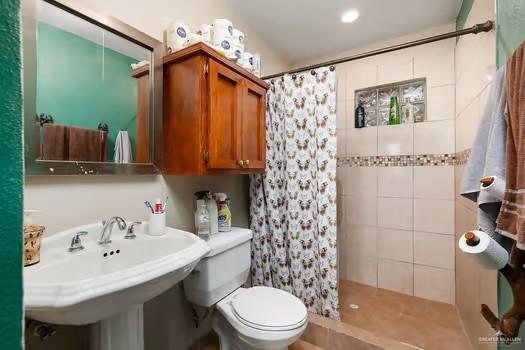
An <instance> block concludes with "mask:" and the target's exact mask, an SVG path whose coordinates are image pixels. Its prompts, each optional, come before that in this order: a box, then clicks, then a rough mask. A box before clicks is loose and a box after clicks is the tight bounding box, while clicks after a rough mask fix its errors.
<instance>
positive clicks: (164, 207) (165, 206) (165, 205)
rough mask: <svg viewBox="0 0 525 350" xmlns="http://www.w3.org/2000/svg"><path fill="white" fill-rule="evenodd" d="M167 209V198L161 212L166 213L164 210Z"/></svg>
mask: <svg viewBox="0 0 525 350" xmlns="http://www.w3.org/2000/svg"><path fill="white" fill-rule="evenodd" d="M167 207H168V196H166V198H164V205H163V206H162V212H163V213H164V212H166V208H167Z"/></svg>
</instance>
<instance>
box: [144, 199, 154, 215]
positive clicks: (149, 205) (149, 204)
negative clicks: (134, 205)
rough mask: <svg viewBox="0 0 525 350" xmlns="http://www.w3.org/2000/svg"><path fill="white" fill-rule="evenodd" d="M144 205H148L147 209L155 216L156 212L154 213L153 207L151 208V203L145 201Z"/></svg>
mask: <svg viewBox="0 0 525 350" xmlns="http://www.w3.org/2000/svg"><path fill="white" fill-rule="evenodd" d="M144 204H146V207H148V208H149V210H151V213H152V214H153V213H154V211H153V207H152V206H151V203H150V202H149V201H144Z"/></svg>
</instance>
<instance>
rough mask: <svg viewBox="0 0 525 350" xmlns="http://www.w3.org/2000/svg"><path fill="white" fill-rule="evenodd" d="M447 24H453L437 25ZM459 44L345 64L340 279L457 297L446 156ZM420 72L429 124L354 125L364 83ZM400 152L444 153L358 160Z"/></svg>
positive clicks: (450, 148)
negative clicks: (380, 161) (429, 159)
mask: <svg viewBox="0 0 525 350" xmlns="http://www.w3.org/2000/svg"><path fill="white" fill-rule="evenodd" d="M445 30H454V26H453V25H451V26H449V27H446V28H440V29H439V30H438V32H443V31H445ZM455 45H456V41H455V39H451V40H447V41H441V42H437V43H433V44H428V45H424V46H420V47H415V48H411V49H406V50H402V51H398V52H394V53H389V54H384V55H380V56H376V57H373V58H368V59H364V60H359V61H353V62H348V63H345V64H343V65H339V66H338V67H337V76H338V103H337V108H338V117H337V127H338V157H339V158H340V159H344V160H345V161H344V162H341V161H340V162H339V163H340V164H339V167H338V169H337V170H338V172H337V180H338V186H339V188H338V190H339V201H338V202H339V213H340V215H339V218H340V219H339V229H338V237H339V256H340V277H341V278H342V279H347V280H352V281H356V282H360V283H364V284H367V285H371V286H375V287H380V288H385V289H390V290H394V291H398V292H401V293H405V294H409V295H416V296H420V297H423V298H428V299H433V300H438V301H443V302H447V303H454V301H455V273H454V247H455V242H454V167H453V165H452V162H447V160H446V159H448V158H445V157H444V156H443V157H442V156H441V155H444V154H453V153H454V151H455V147H454V123H455V74H454V50H455ZM413 78H426V79H427V121H426V122H423V123H416V124H404V125H397V126H380V127H367V128H363V129H355V128H354V108H355V106H354V91H355V90H356V89H360V88H366V87H369V86H374V85H379V84H387V83H394V82H398V81H403V80H408V79H413ZM392 155H405V156H413V155H438V156H437V158H438V159H441V158H443V159H445V160H444V162H443V163H442V162H438V163H439V164H440V165H438V166H432V165H424V166H414V165H413V162H411V161H409V162H408V163H406V162H405V163H399V164H397V163H395V162H394V163H393V164H389V166H383V165H381V166H377V165H373V164H372V166H355V164H356V163H357V158H356V157H363V156H392ZM405 159H406V158H405ZM368 165H370V164H368ZM399 165H402V166H399Z"/></svg>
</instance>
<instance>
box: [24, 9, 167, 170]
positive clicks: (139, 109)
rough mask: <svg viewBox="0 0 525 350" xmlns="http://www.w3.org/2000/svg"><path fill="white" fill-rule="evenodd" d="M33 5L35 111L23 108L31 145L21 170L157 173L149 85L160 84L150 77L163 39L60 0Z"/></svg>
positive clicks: (154, 95) (154, 100)
mask: <svg viewBox="0 0 525 350" xmlns="http://www.w3.org/2000/svg"><path fill="white" fill-rule="evenodd" d="M34 5H35V7H34V9H35V12H34V23H33V30H34V38H35V40H34V42H33V49H34V68H35V71H34V74H33V77H32V78H33V79H30V82H31V83H33V84H32V85H33V86H34V100H33V101H34V106H31V108H30V109H31V110H32V111H34V113H33V114H32V118H31V116H30V115H28V114H29V113H30V112H29V111H26V148H27V149H31V150H32V152H31V153H29V154H28V153H27V152H26V159H27V161H26V165H27V167H26V172H27V173H28V174H30V175H31V174H108V173H150V172H156V168H155V166H154V165H153V163H154V160H155V158H156V156H155V152H156V151H158V150H155V149H154V144H155V142H154V139H155V136H156V135H158V134H159V133H158V130H157V132H155V130H154V127H155V126H157V127H158V126H160V123H157V125H156V123H155V122H154V120H155V113H157V114H159V112H160V108H157V109H155V108H154V107H155V105H159V103H158V100H159V98H160V96H158V95H159V94H160V95H161V93H162V91H161V90H160V89H159V90H160V91H159V90H157V89H154V88H155V87H156V86H158V85H159V84H155V80H160V81H161V79H159V78H158V76H156V74H155V71H158V69H155V66H156V65H157V62H158V61H160V60H159V59H158V58H159V57H161V53H160V52H155V50H156V49H157V51H160V50H161V48H162V44H161V43H160V42H158V41H156V40H155V39H153V38H149V37H147V36H146V35H145V34H143V33H140V32H138V31H137V30H135V29H133V28H131V27H129V26H126V25H125V24H123V23H121V22H119V21H117V20H115V19H112V18H107V17H101V16H99V17H95V16H93V14H92V13H86V11H79V10H78V8H72V7H69V6H70V5H66V3H64V2H57V1H49V0H36V1H35V2H34ZM23 19H24V18H23ZM110 24H114V25H115V27H118V28H115V27H112V26H110ZM27 27H28V26H26V23H24V31H26V30H28V28H27ZM122 30H124V31H125V32H124V31H122ZM26 36H27V35H26V33H24V39H25V38H26ZM141 40H142V41H141ZM145 41H146V42H145ZM27 51H28V50H27V49H26V48H24V53H26V52H27ZM25 58H26V57H25V56H24V62H25V61H26V60H25ZM152 62H153V64H151V63H152ZM161 69H162V68H161ZM161 69H160V70H161ZM25 97H26V96H25ZM157 117H158V115H157ZM28 119H29V120H30V122H29V124H30V125H32V128H31V127H28V126H27V124H28ZM27 146H29V147H27Z"/></svg>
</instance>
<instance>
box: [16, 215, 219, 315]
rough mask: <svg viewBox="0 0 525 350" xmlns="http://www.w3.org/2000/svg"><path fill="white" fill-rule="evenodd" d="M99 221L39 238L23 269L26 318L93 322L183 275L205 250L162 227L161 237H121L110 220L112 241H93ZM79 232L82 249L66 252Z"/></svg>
mask: <svg viewBox="0 0 525 350" xmlns="http://www.w3.org/2000/svg"><path fill="white" fill-rule="evenodd" d="M101 230H102V225H101V224H92V225H86V226H80V227H75V228H73V229H70V230H66V231H63V232H60V233H57V234H54V235H52V236H50V237H49V238H44V240H43V242H42V248H41V256H40V263H38V264H36V265H34V266H29V267H26V268H24V294H25V295H24V306H25V310H26V316H28V317H29V318H32V319H35V320H38V321H42V322H49V323H53V324H64V325H82V324H90V323H95V322H98V321H101V320H104V319H107V318H108V317H110V316H112V315H115V314H119V313H122V312H125V311H126V310H127V309H128V308H130V307H132V306H133V305H142V304H144V303H145V302H146V301H148V300H150V299H152V298H154V297H155V296H157V295H159V294H161V293H162V292H164V291H166V290H167V289H169V288H170V287H172V286H173V285H175V284H177V283H178V282H180V281H181V280H183V279H184V278H185V277H186V276H187V275H188V274H189V273H190V272H191V270H192V269H193V268H194V267H195V265H197V263H198V262H199V260H200V259H201V258H202V257H203V256H204V255H206V254H207V252H208V251H209V248H208V246H207V244H206V243H205V242H204V241H203V240H201V239H199V238H198V237H197V236H195V235H194V234H192V233H189V232H184V231H180V230H176V229H172V228H167V232H166V234H165V235H163V236H159V237H154V236H149V235H147V234H145V233H144V232H147V223H144V224H142V225H139V226H136V235H137V237H136V238H135V239H132V240H127V239H124V238H123V237H124V234H125V231H120V230H119V229H118V227H117V225H115V226H114V227H113V233H112V236H111V240H112V243H110V244H108V245H106V246H102V245H99V244H98V243H97V241H98V239H99V238H100V232H101ZM79 231H88V234H87V235H85V236H82V243H83V246H84V250H81V251H77V252H69V251H68V248H69V244H70V242H71V238H72V237H73V235H74V234H75V233H76V232H79Z"/></svg>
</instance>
